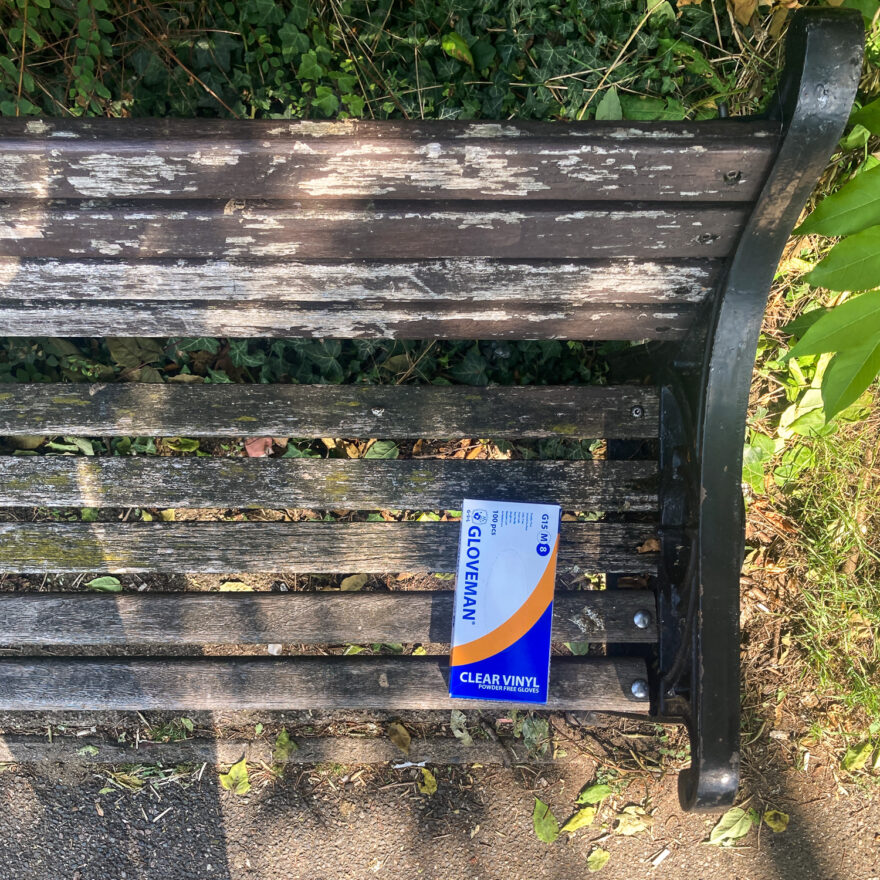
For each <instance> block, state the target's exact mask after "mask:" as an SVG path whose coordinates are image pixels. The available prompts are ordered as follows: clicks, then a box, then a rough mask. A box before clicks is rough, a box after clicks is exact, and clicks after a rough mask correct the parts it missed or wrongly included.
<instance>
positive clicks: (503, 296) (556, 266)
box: [0, 257, 723, 312]
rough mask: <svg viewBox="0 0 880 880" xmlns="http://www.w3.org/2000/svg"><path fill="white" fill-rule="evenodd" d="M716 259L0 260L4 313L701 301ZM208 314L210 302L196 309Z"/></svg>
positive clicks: (717, 270)
mask: <svg viewBox="0 0 880 880" xmlns="http://www.w3.org/2000/svg"><path fill="white" fill-rule="evenodd" d="M722 270H723V264H722V263H721V262H720V261H717V260H679V261H673V262H658V261H656V260H639V261H631V260H577V261H567V262H566V261H561V260H545V259H542V260H539V261H534V262H530V263H529V262H522V261H518V260H517V261H512V260H496V259H467V258H465V259H454V260H423V261H419V262H405V261H401V260H397V261H391V262H388V261H376V260H359V259H354V260H345V261H341V262H316V261H309V260H299V261H292V260H291V261H272V262H267V263H261V264H260V267H259V271H255V269H254V265H253V264H252V263H245V262H240V261H226V260H208V261H205V260H197V261H193V260H190V261H185V260H175V261H169V260H158V261H138V262H131V261H125V260H110V259H101V260H19V259H16V258H13V257H0V309H2V310H3V311H4V312H5V311H6V310H9V309H13V308H14V306H15V304H16V303H18V302H25V303H39V302H41V301H42V300H51V301H53V302H58V303H62V302H65V301H68V300H70V301H73V302H80V301H83V300H85V301H87V302H93V301H98V300H101V301H103V300H108V301H110V302H122V301H127V302H129V303H131V302H132V301H136V302H137V303H138V305H139V306H143V305H144V304H146V303H152V302H163V301H168V300H170V301H171V302H175V301H177V300H180V299H181V297H182V295H183V292H184V291H185V293H186V299H187V300H188V301H189V302H190V303H213V304H214V305H216V304H218V303H225V305H226V307H227V308H229V307H231V306H233V305H235V306H236V307H238V308H244V307H245V304H246V303H248V302H256V303H261V304H263V303H264V304H266V305H267V306H270V307H273V308H276V309H277V308H278V307H280V306H285V305H286V306H292V307H304V308H305V307H308V306H309V304H311V305H315V304H317V305H321V304H324V303H327V302H330V303H332V302H345V303H347V304H348V306H349V307H356V306H357V304H358V303H360V302H366V303H377V302H381V303H382V307H383V308H393V307H394V304H395V303H400V302H419V303H421V304H422V305H423V306H424V307H427V308H430V307H431V304H432V303H436V302H449V303H460V304H468V303H471V304H473V303H483V304H486V303H493V302H499V303H517V304H518V305H519V307H522V306H523V305H527V304H531V303H542V302H543V303H566V304H568V305H569V306H571V307H573V306H590V305H593V306H595V305H601V304H608V303H621V304H626V305H632V304H648V303H655V304H658V305H671V304H679V303H701V302H703V300H705V298H706V297H707V295H708V294H709V292H710V291H711V290H713V289H714V288H715V286H716V284H717V283H718V279H719V278H720V276H721V272H722ZM197 307H198V308H204V305H200V306H197Z"/></svg>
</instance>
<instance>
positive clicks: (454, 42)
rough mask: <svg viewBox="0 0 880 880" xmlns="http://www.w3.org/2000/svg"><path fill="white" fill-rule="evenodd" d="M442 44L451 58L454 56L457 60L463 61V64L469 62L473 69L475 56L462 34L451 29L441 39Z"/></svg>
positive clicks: (468, 64)
mask: <svg viewBox="0 0 880 880" xmlns="http://www.w3.org/2000/svg"><path fill="white" fill-rule="evenodd" d="M440 46H441V48H442V49H443V51H444V52H445V53H446V54H447V55H449V57H450V58H454V59H455V60H456V61H461V62H462V63H463V64H467V66H468V67H470V68H471V69H473V67H474V56H473V55H472V54H471V50H470V48H468V44H467V42H466V41H465V39H464V37H462V36H461V34H458V33H456V32H455V31H450V32H449V33H448V34H446V35H445V36H444V37H443V39H442V40H441V41H440Z"/></svg>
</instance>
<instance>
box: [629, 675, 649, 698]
mask: <svg viewBox="0 0 880 880" xmlns="http://www.w3.org/2000/svg"><path fill="white" fill-rule="evenodd" d="M630 693H632V695H633V696H634V697H635V698H636V699H637V700H647V699H648V682H646V681H645V679H643V678H637V679H636V680H635V681H634V682H633V683H632V687H630Z"/></svg>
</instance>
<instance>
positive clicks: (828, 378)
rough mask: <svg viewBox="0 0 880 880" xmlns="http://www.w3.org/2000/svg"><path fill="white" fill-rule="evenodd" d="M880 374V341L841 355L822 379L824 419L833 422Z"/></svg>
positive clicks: (838, 355) (830, 365) (839, 354)
mask: <svg viewBox="0 0 880 880" xmlns="http://www.w3.org/2000/svg"><path fill="white" fill-rule="evenodd" d="M878 373H880V340H877V341H876V344H875V341H874V340H872V341H871V342H869V343H868V344H867V345H863V346H860V347H858V348H853V349H850V350H849V351H841V352H838V353H837V354H836V355H834V357H833V358H832V359H831V361H830V363H829V364H828V366H827V367H826V368H825V375H824V376H823V377H822V403H823V406H824V408H825V418H826V419H828V420H831V419H832V418H834V416H836V415H837V414H838V413H839V412H842V411H843V410H845V409H846V408H847V407H848V406H850V405H851V404H853V403H855V402H856V401H857V400H858V399H859V398H860V397H861V396H862V394H863V393H864V392H865V389H867V387H868V386H869V385H870V384H871V382H873V381H874V379H875V378H876V377H877V374H878Z"/></svg>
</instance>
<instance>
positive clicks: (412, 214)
mask: <svg viewBox="0 0 880 880" xmlns="http://www.w3.org/2000/svg"><path fill="white" fill-rule="evenodd" d="M628 198H631V196H628ZM747 217H748V207H747V206H744V205H722V206H718V205H706V206H702V205H696V206H682V205H675V206H670V207H664V206H661V205H656V206H646V205H635V204H631V203H625V204H623V205H621V206H620V207H615V208H608V207H605V206H603V205H598V204H597V205H594V204H590V203H580V204H578V205H576V206H572V205H569V204H568V203H564V202H555V203H554V202H550V203H544V202H542V203H539V204H538V205H536V206H532V205H527V204H518V203H514V204H513V206H508V205H503V206H499V205H496V204H494V203H491V204H489V203H487V204H484V205H480V203H477V202H470V203H468V204H466V205H461V204H460V203H454V202H427V203H424V202H421V203H420V202H378V201H377V202H269V201H261V202H256V201H252V202H247V201H228V202H226V203H225V204H224V203H222V202H205V201H196V202H193V201H176V202H175V203H174V204H173V205H171V206H169V205H168V203H156V202H144V203H139V202H116V201H106V202H98V203H95V202H91V201H88V202H63V201H61V202H59V201H52V202H2V201H0V256H5V257H17V258H20V259H33V258H66V259H76V260H82V259H89V258H100V257H112V258H114V259H121V260H149V259H157V258H162V259H221V260H233V259H239V260H263V261H265V260H290V259H295V258H297V257H299V258H303V257H305V258H308V259H311V260H319V259H340V260H349V259H420V258H424V259H436V258H438V257H439V258H450V257H493V258H499V257H507V258H514V259H579V258H594V259H611V258H634V259H640V258H646V259H656V258H657V257H661V258H663V259H671V258H672V259H675V258H678V259H683V258H721V257H726V256H727V255H728V254H729V253H730V251H731V250H732V248H733V246H734V245H735V244H736V242H737V240H738V239H739V234H740V232H741V230H742V228H743V226H744V224H745V221H746V219H747Z"/></svg>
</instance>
